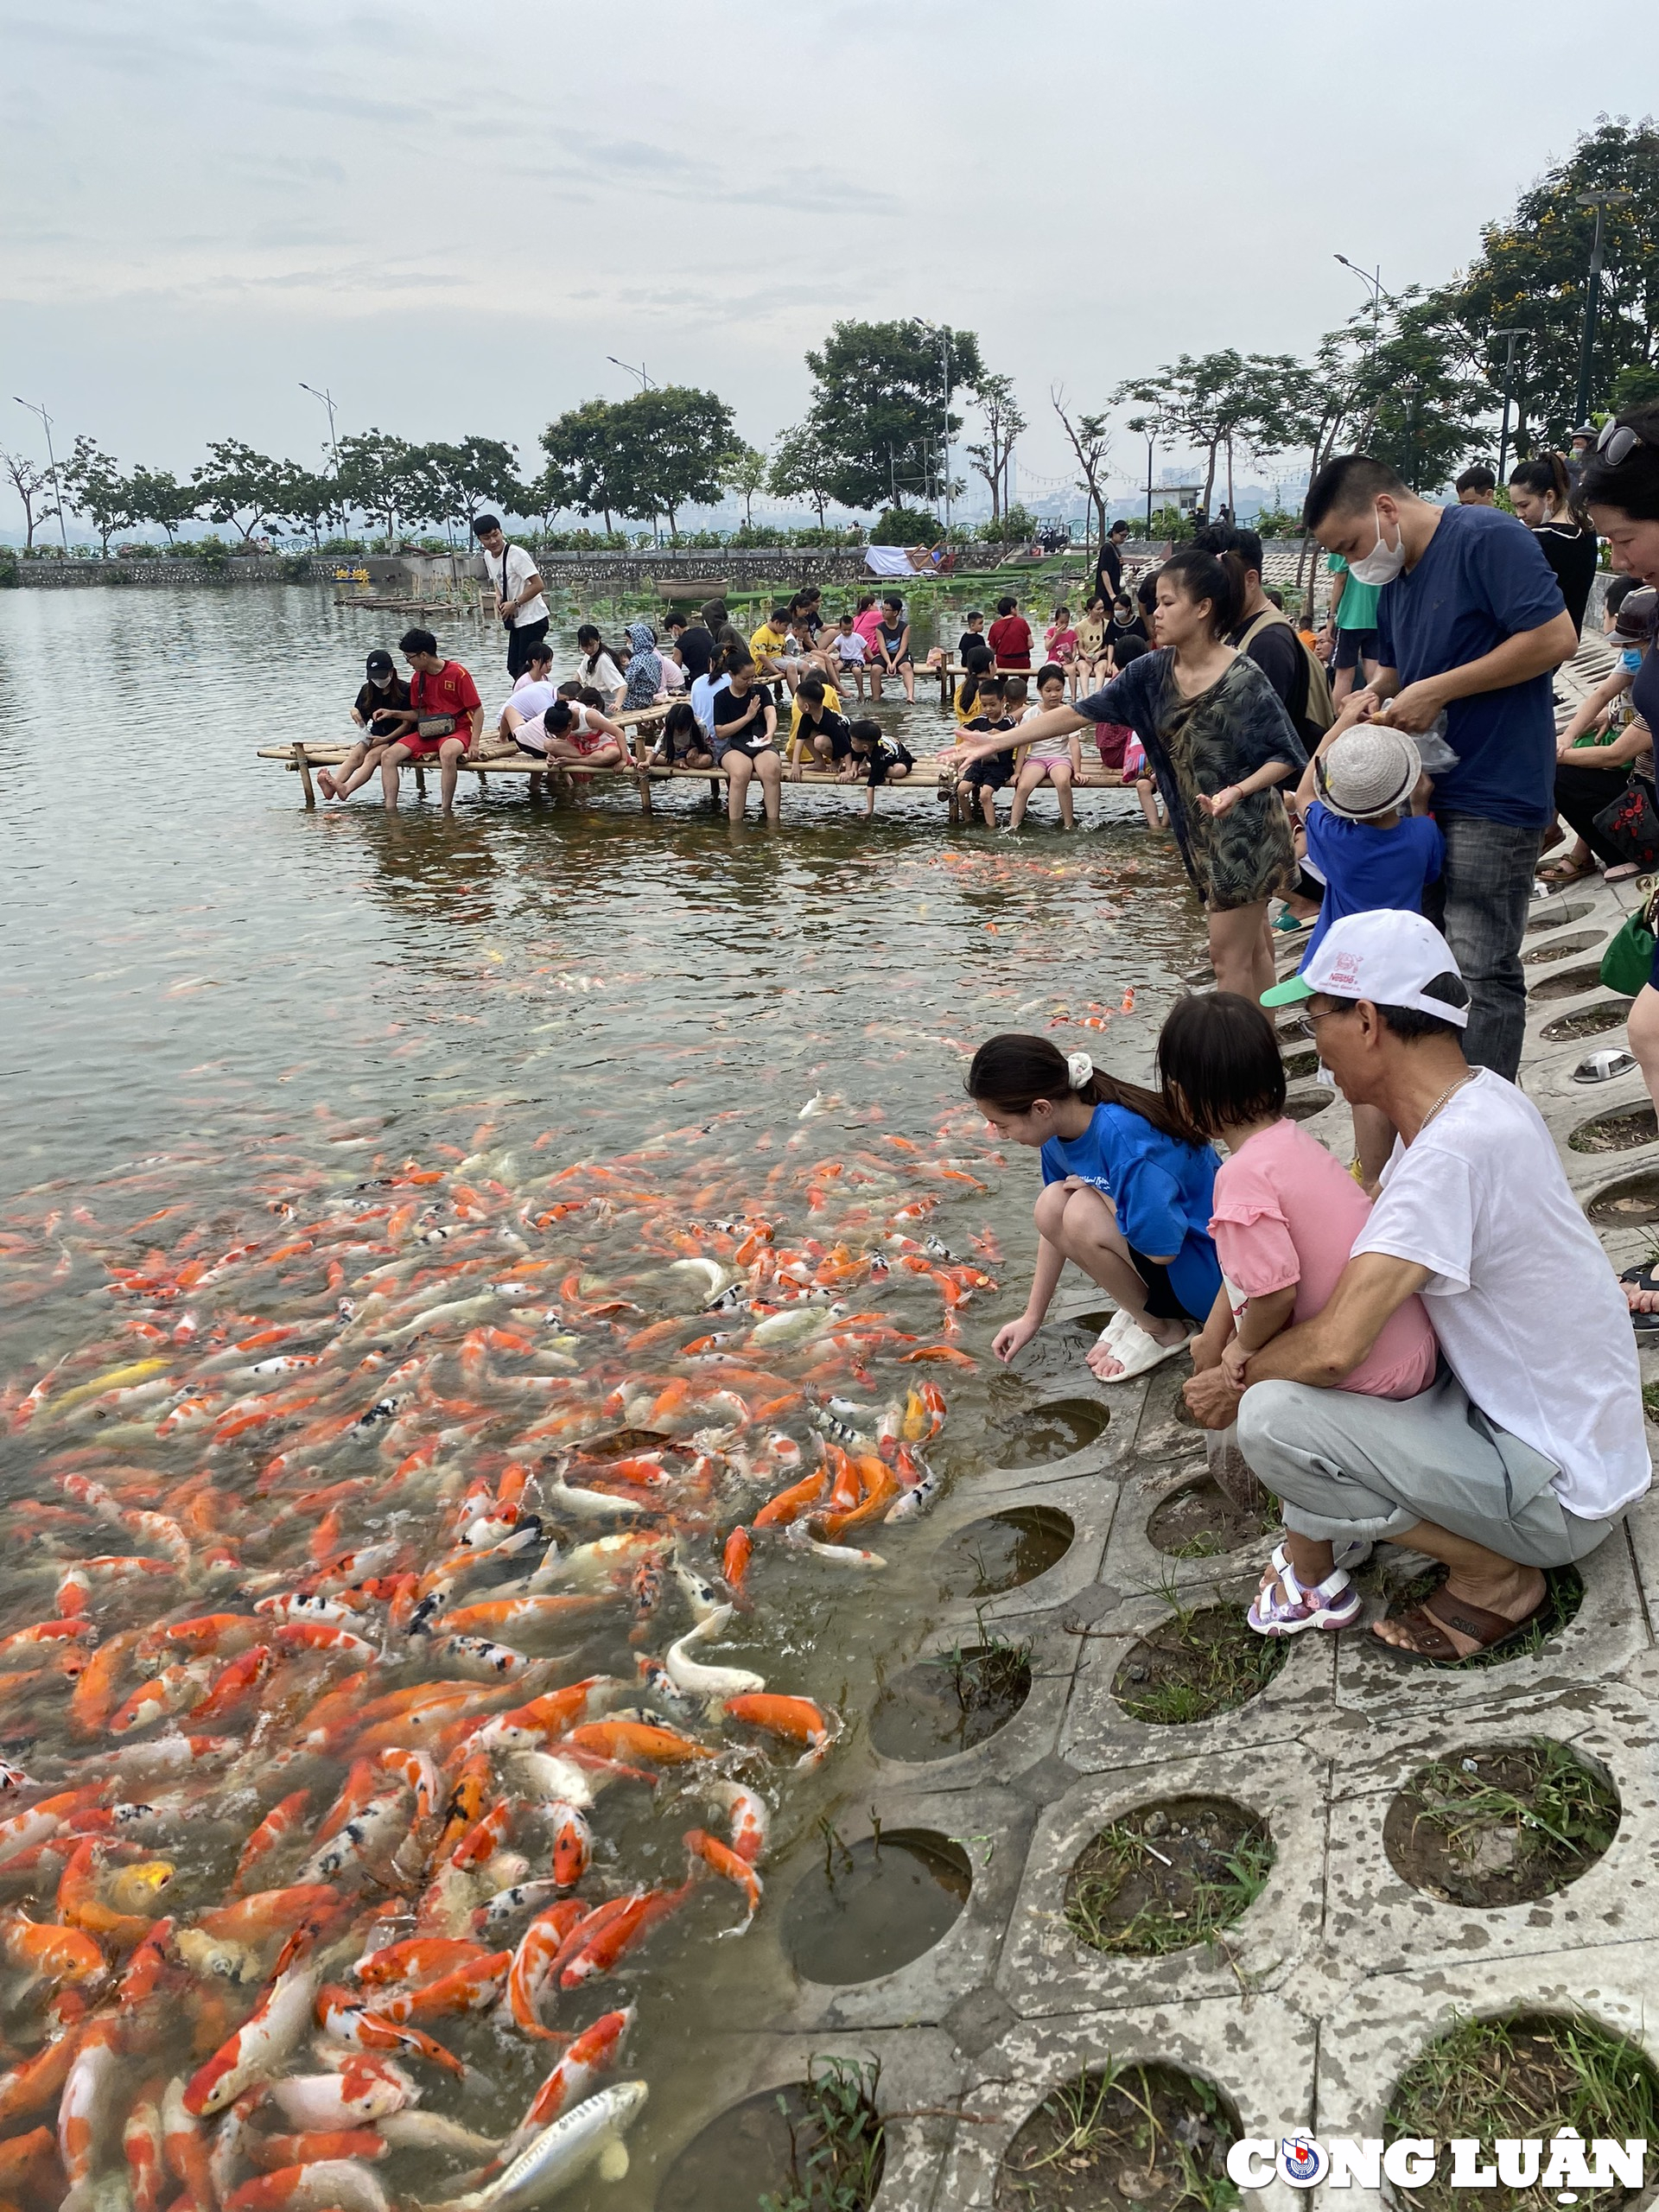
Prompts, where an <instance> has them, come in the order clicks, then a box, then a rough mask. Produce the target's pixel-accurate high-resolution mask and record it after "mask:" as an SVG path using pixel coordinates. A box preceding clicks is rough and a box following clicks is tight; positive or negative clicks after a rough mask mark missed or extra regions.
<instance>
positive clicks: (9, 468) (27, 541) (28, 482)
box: [0, 446, 58, 556]
mask: <svg viewBox="0 0 1659 2212" xmlns="http://www.w3.org/2000/svg"><path fill="white" fill-rule="evenodd" d="M0 469H3V470H4V471H5V473H6V474H7V476H8V477H9V478H10V480H11V488H12V490H13V491H14V492H15V493H16V494H17V504H18V505H19V506H21V507H22V511H23V552H24V554H25V556H28V555H29V554H30V553H32V552H33V551H34V550H35V531H37V530H38V529H39V528H40V527H41V524H42V523H47V522H54V521H55V520H56V518H57V512H58V509H57V504H56V502H55V500H54V503H53V504H52V505H50V506H41V505H39V504H38V502H39V501H40V500H41V499H43V498H44V497H45V496H46V494H47V493H48V491H49V490H50V488H51V484H52V479H51V476H50V474H48V471H47V470H46V469H44V468H41V467H40V466H39V465H38V464H37V463H36V462H35V461H30V460H29V458H28V457H27V455H26V454H21V453H8V452H7V451H6V449H5V448H4V447H3V446H0Z"/></svg>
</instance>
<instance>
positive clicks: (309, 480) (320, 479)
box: [275, 461, 345, 545]
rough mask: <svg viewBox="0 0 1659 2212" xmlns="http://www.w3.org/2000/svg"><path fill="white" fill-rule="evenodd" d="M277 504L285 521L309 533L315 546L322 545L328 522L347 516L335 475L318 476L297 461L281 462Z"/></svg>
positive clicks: (342, 519) (341, 519)
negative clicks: (323, 532)
mask: <svg viewBox="0 0 1659 2212" xmlns="http://www.w3.org/2000/svg"><path fill="white" fill-rule="evenodd" d="M275 504H276V505H277V506H278V507H279V508H280V510H281V512H282V516H283V520H284V521H285V522H289V523H293V524H296V525H297V527H298V528H299V529H301V530H304V531H309V532H310V535H311V543H313V545H321V543H322V531H323V524H325V523H328V522H333V521H334V520H335V519H336V518H338V519H339V520H340V521H341V522H343V521H344V519H345V515H344V510H343V507H342V504H341V499H340V485H339V482H338V481H337V480H336V479H335V478H334V476H333V475H327V476H319V475H316V474H314V473H313V472H312V471H311V470H310V469H308V468H302V467H300V465H299V463H298V462H297V461H284V462H283V464H282V471H281V480H280V487H279V489H278V490H277V496H276V500H275Z"/></svg>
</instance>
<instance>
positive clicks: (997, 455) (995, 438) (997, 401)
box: [967, 375, 1029, 543]
mask: <svg viewBox="0 0 1659 2212" xmlns="http://www.w3.org/2000/svg"><path fill="white" fill-rule="evenodd" d="M974 397H975V399H976V401H977V402H978V404H979V410H980V412H981V414H982V415H983V416H984V417H985V435H984V437H983V438H982V440H981V441H980V442H979V443H978V444H977V445H971V446H969V448H967V452H968V458H969V461H972V463H973V465H974V473H975V474H976V475H978V476H982V477H983V478H984V479H985V481H986V483H987V485H988V486H989V488H990V494H991V520H992V521H993V522H995V520H996V518H997V517H998V516H999V515H1000V514H1001V512H1002V502H1003V500H1004V499H1005V498H1006V497H1007V488H1008V463H1009V461H1011V460H1012V459H1013V456H1014V440H1015V439H1016V438H1017V437H1018V436H1019V435H1020V431H1021V430H1024V429H1028V428H1029V425H1028V424H1027V421H1026V418H1025V416H1024V414H1023V413H1022V412H1021V411H1020V403H1019V401H1018V400H1017V399H1016V398H1015V397H1014V378H1012V377H1005V376H1000V375H998V376H984V377H982V378H980V381H979V384H978V385H977V387H976V390H975V392H974ZM986 542H987V543H997V542H998V541H996V540H995V539H988V540H987V541H986Z"/></svg>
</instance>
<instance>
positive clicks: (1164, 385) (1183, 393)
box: [1112, 346, 1296, 513]
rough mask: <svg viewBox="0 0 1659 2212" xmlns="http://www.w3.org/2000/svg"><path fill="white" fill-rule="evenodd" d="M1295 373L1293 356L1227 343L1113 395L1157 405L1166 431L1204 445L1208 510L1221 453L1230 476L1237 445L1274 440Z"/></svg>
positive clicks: (1184, 356)
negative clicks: (1239, 348)
mask: <svg viewBox="0 0 1659 2212" xmlns="http://www.w3.org/2000/svg"><path fill="white" fill-rule="evenodd" d="M1295 372H1296V364H1295V363H1294V361H1293V360H1292V359H1290V357H1289V355H1288V354H1286V353H1251V354H1249V355H1248V356H1247V355H1245V354H1243V353H1238V352H1236V350H1235V349H1234V348H1233V347H1232V346H1224V347H1223V348H1222V350H1221V351H1220V352H1219V353H1205V354H1202V355H1200V356H1199V357H1198V359H1196V360H1195V359H1193V357H1192V354H1190V353H1183V354H1182V355H1181V356H1180V358H1179V360H1177V361H1176V362H1174V363H1173V365H1171V366H1169V367H1167V368H1162V369H1159V370H1157V371H1155V372H1154V374H1153V375H1151V376H1149V377H1143V378H1141V379H1140V380H1139V381H1138V382H1131V383H1128V384H1123V385H1119V386H1118V388H1117V390H1116V392H1115V393H1114V394H1113V395H1112V396H1113V397H1114V399H1116V400H1117V401H1119V402H1122V401H1124V400H1130V399H1133V400H1138V401H1140V402H1141V404H1142V405H1143V406H1148V407H1151V408H1153V409H1154V410H1156V413H1157V416H1158V418H1159V420H1160V422H1161V423H1162V424H1163V427H1164V429H1165V431H1166V433H1168V432H1173V433H1174V435H1176V436H1177V437H1179V438H1181V439H1182V440H1184V441H1185V442H1186V443H1188V444H1190V445H1195V446H1198V447H1199V448H1202V450H1203V453H1204V456H1205V480H1204V498H1203V500H1202V502H1201V504H1202V505H1203V507H1204V509H1205V512H1206V513H1207V512H1209V508H1210V502H1211V495H1212V494H1213V493H1214V491H1215V488H1216V469H1217V461H1218V458H1219V456H1220V454H1221V453H1222V451H1223V450H1224V449H1225V451H1226V454H1227V458H1228V470H1229V475H1230V474H1231V464H1232V455H1233V448H1234V446H1235V444H1236V443H1237V442H1245V443H1251V442H1258V441H1262V440H1268V441H1271V440H1272V439H1273V438H1274V437H1276V436H1277V435H1279V424H1278V420H1277V410H1279V409H1280V408H1281V404H1282V401H1283V398H1284V394H1285V391H1286V388H1287V379H1289V378H1293V377H1294V374H1295ZM1142 419H1143V420H1144V418H1142ZM1134 427H1135V425H1134V424H1131V425H1130V428H1131V429H1133V428H1134Z"/></svg>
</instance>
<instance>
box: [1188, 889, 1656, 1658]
mask: <svg viewBox="0 0 1659 2212" xmlns="http://www.w3.org/2000/svg"><path fill="white" fill-rule="evenodd" d="M1299 1001H1300V1002H1304V1003H1305V1004H1306V1026H1307V1030H1308V1033H1309V1034H1310V1035H1311V1036H1312V1037H1313V1038H1314V1039H1316V1040H1317V1042H1318V1045H1319V1057H1320V1058H1321V1059H1322V1060H1323V1061H1324V1062H1325V1065H1326V1066H1327V1067H1328V1068H1329V1069H1330V1070H1331V1071H1332V1074H1333V1075H1334V1076H1335V1077H1336V1079H1337V1083H1338V1087H1339V1088H1340V1089H1341V1090H1342V1092H1343V1095H1344V1097H1346V1098H1348V1099H1350V1100H1351V1101H1353V1102H1354V1103H1363V1104H1368V1105H1372V1106H1376V1107H1378V1108H1380V1109H1381V1110H1382V1111H1383V1113H1384V1114H1386V1115H1387V1116H1388V1118H1389V1121H1390V1122H1392V1123H1393V1124H1394V1127H1395V1128H1396V1129H1397V1130H1398V1132H1399V1141H1398V1143H1397V1145H1396V1147H1395V1154H1394V1157H1393V1159H1392V1160H1390V1161H1389V1166H1388V1168H1387V1171H1386V1172H1385V1173H1384V1176H1383V1188H1382V1192H1381V1195H1380V1196H1379V1198H1378V1199H1377V1202H1376V1206H1375V1207H1374V1208H1373V1210H1372V1212H1371V1215H1370V1219H1369V1220H1368V1222H1367V1223H1366V1224H1365V1227H1364V1229H1363V1231H1362V1233H1361V1235H1360V1236H1359V1239H1358V1241H1357V1243H1356V1244H1355V1246H1354V1250H1353V1255H1352V1257H1351V1259H1350V1260H1349V1262H1348V1264H1347V1266H1346V1268H1344V1270H1343V1273H1342V1274H1341V1276H1340V1278H1339V1279H1338V1283H1337V1287H1336V1289H1335V1291H1334V1292H1333V1293H1332V1296H1331V1299H1330V1300H1329V1302H1328V1303H1327V1304H1326V1306H1325V1308H1324V1310H1323V1311H1322V1312H1321V1313H1318V1314H1317V1315H1315V1316H1314V1317H1313V1319H1310V1320H1307V1321H1304V1322H1301V1323H1300V1324H1298V1325H1296V1326H1294V1327H1293V1328H1290V1329H1287V1330H1286V1331H1285V1332H1283V1334H1282V1335H1280V1336H1277V1337H1274V1338H1273V1339H1272V1341H1271V1342H1270V1343H1268V1344H1266V1345H1264V1346H1263V1347H1262V1350H1261V1351H1259V1352H1257V1353H1255V1355H1254V1356H1253V1357H1251V1358H1250V1360H1249V1363H1247V1365H1246V1366H1245V1368H1244V1370H1243V1383H1242V1388H1243V1396H1242V1398H1241V1397H1240V1396H1239V1395H1238V1389H1237V1388H1236V1386H1235V1385H1234V1383H1231V1382H1230V1380H1229V1377H1228V1374H1227V1370H1226V1369H1225V1368H1221V1369H1211V1370H1209V1371H1208V1372H1206V1373H1205V1374H1202V1375H1198V1376H1194V1377H1193V1379H1192V1381H1191V1382H1190V1383H1188V1384H1187V1385H1186V1396H1187V1402H1188V1405H1189V1406H1190V1407H1191V1408H1192V1412H1193V1414H1194V1415H1195V1416H1196V1418H1197V1419H1198V1421H1200V1422H1201V1423H1202V1424H1203V1425H1204V1426H1205V1427H1214V1428H1220V1427H1225V1426H1226V1425H1227V1423H1228V1422H1229V1421H1233V1420H1235V1419H1236V1421H1237V1422H1238V1441H1239V1445H1240V1447H1241V1449H1242V1450H1243V1454H1244V1457H1245V1458H1246V1459H1247V1460H1248V1461H1249V1465H1251V1467H1252V1468H1253V1469H1254V1470H1255V1473H1256V1474H1257V1475H1258V1476H1259V1477H1260V1478H1261V1479H1262V1482H1263V1483H1265V1484H1267V1486H1268V1489H1269V1490H1271V1491H1273V1492H1274V1494H1275V1496H1277V1497H1279V1498H1280V1499H1281V1501H1282V1502H1283V1506H1284V1516H1285V1525H1286V1528H1287V1531H1288V1534H1287V1539H1286V1550H1287V1555H1288V1559H1289V1563H1290V1566H1291V1567H1292V1569H1293V1571H1294V1573H1295V1575H1296V1578H1297V1580H1299V1581H1300V1583H1301V1584H1302V1585H1303V1586H1304V1587H1313V1586H1315V1585H1317V1584H1319V1583H1320V1582H1323V1581H1325V1580H1327V1578H1328V1577H1329V1576H1331V1575H1332V1573H1334V1572H1335V1569H1336V1567H1338V1566H1351V1565H1353V1564H1355V1563H1356V1562H1357V1560H1359V1559H1362V1558H1363V1557H1364V1556H1365V1555H1366V1554H1367V1553H1368V1552H1369V1550H1370V1546H1371V1545H1372V1543H1373V1542H1375V1541H1379V1540H1385V1541H1389V1542H1392V1543H1399V1544H1405V1545H1408V1546H1409V1547H1410V1548H1412V1549H1413V1550H1414V1551H1420V1552H1426V1553H1427V1554H1428V1555H1429V1557H1430V1558H1431V1559H1435V1560H1440V1561H1442V1562H1443V1563H1444V1565H1445V1566H1446V1569H1447V1573H1446V1581H1445V1584H1444V1585H1443V1586H1442V1587H1441V1588H1440V1589H1438V1590H1436V1591H1434V1592H1432V1593H1431V1594H1430V1595H1429V1596H1428V1597H1427V1599H1424V1601H1423V1602H1422V1604H1421V1605H1416V1606H1414V1607H1413V1608H1412V1609H1411V1610H1410V1611H1407V1612H1404V1613H1402V1614H1400V1615H1398V1616H1396V1617H1394V1618H1389V1619H1387V1620H1383V1621H1379V1622H1377V1623H1376V1624H1375V1625H1374V1627H1373V1630H1372V1633H1373V1634H1374V1635H1375V1636H1376V1637H1377V1638H1378V1639H1379V1641H1381V1642H1382V1643H1385V1644H1387V1645H1388V1646H1389V1649H1391V1650H1393V1651H1394V1652H1395V1654H1396V1655H1397V1656H1399V1657H1400V1658H1402V1659H1403V1660H1414V1661H1418V1662H1426V1663H1427V1664H1430V1665H1435V1666H1454V1665H1457V1664H1458V1663H1459V1662H1462V1661H1464V1660H1466V1659H1470V1658H1472V1657H1474V1656H1476V1655H1477V1654H1478V1653H1480V1652H1483V1651H1488V1650H1491V1649H1493V1648H1494V1647H1495V1646H1497V1645H1499V1644H1502V1643H1507V1642H1508V1641H1509V1639H1510V1638H1511V1637H1516V1636H1519V1635H1520V1634H1522V1632H1523V1631H1524V1630H1526V1629H1527V1627H1528V1626H1529V1624H1531V1623H1532V1622H1533V1621H1534V1620H1535V1618H1537V1616H1538V1615H1539V1614H1540V1613H1541V1611H1543V1609H1544V1607H1545V1605H1546V1603H1547V1601H1548V1586H1547V1584H1546V1581H1545V1579H1544V1576H1543V1573H1542V1572H1541V1570H1542V1569H1543V1568H1545V1567H1560V1566H1564V1565H1566V1564H1567V1561H1569V1560H1577V1559H1582V1558H1584V1557H1585V1556H1586V1554H1588V1553H1590V1552H1592V1551H1593V1550H1594V1549H1595V1548H1596V1547H1597V1546H1598V1545H1599V1544H1600V1543H1602V1542H1604V1541H1605V1539H1606V1538H1607V1536H1608V1535H1611V1532H1612V1530H1613V1529H1614V1528H1615V1526H1616V1525H1617V1524H1618V1520H1619V1518H1620V1516H1622V1515H1623V1513H1624V1510H1625V1508H1626V1507H1627V1506H1629V1505H1630V1503H1632V1502H1633V1501H1634V1500H1635V1499H1637V1497H1641V1496H1642V1494H1643V1491H1646V1489H1647V1488H1648V1485H1649V1481H1650V1480H1651V1475H1652V1471H1651V1467H1650V1465H1649V1458H1648V1447H1647V1442H1646V1439H1645V1436H1644V1433H1643V1414H1642V1391H1641V1378H1640V1375H1639V1373H1638V1370H1637V1359H1636V1349H1635V1345H1634V1343H1633V1341H1632V1338H1631V1336H1630V1321H1629V1317H1628V1314H1627V1313H1626V1310H1625V1304H1624V1298H1623V1296H1622V1295H1621V1294H1620V1290H1619V1286H1618V1282H1617V1281H1616V1280H1615V1278H1614V1275H1613V1272H1612V1269H1611V1267H1610V1266H1609V1265H1608V1262H1607V1259H1606V1255H1605V1253H1604V1252H1603V1251H1602V1249H1601V1246H1600V1244H1599V1242H1598V1241H1597V1238H1596V1236H1595V1232H1594V1231H1593V1230H1592V1229H1591V1227H1590V1225H1589V1224H1588V1223H1587V1222H1586V1219H1585V1217H1584V1215H1583V1213H1582V1212H1581V1211H1580V1207H1579V1205H1578V1203H1577V1201H1576V1200H1575V1199H1574V1198H1573V1193H1572V1192H1571V1191H1570V1190H1569V1188H1568V1187H1567V1178H1566V1175H1565V1174H1564V1173H1563V1172H1562V1169H1561V1164H1560V1158H1559V1156H1558V1154H1557V1153H1556V1150H1555V1147H1554V1142H1553V1141H1552V1139H1551V1137H1550V1135H1549V1132H1548V1129H1547V1128H1545V1126H1544V1122H1543V1120H1542V1117H1541V1116H1540V1114H1539V1112H1538V1109H1536V1107H1535V1106H1534V1105H1532V1104H1531V1103H1530V1102H1529V1100H1528V1099H1527V1098H1525V1097H1524V1096H1522V1093H1521V1092H1520V1091H1519V1090H1516V1088H1515V1086H1514V1085H1513V1084H1510V1083H1508V1082H1506V1081H1505V1080H1504V1078H1503V1077H1502V1076H1500V1075H1497V1074H1496V1073H1495V1072H1494V1071H1492V1070H1491V1069H1490V1068H1484V1067H1483V1068H1471V1066H1470V1065H1468V1063H1467V1061H1466V1060H1465V1058H1464V1056H1463V1042H1462V1040H1463V1033H1464V1029H1465V1025H1466V1023H1467V1021H1468V1019H1469V1012H1468V1005H1469V993H1468V991H1467V989H1466V988H1465V984H1464V982H1463V979H1462V977H1461V976H1459V973H1458V969H1457V963H1456V962H1455V961H1454V960H1453V958H1452V950H1451V948H1450V946H1449V945H1448V944H1446V939H1445V938H1443V937H1442V936H1441V935H1440V931H1438V930H1436V929H1435V928H1434V927H1433V925H1431V924H1430V923H1429V922H1427V921H1426V920H1425V919H1424V918H1423V917H1422V916H1421V914H1402V913H1394V912H1383V913H1370V914H1350V915H1347V916H1345V917H1344V918H1343V919H1342V920H1341V921H1338V922H1335V923H1333V924H1332V926H1331V928H1330V929H1329V930H1328V931H1326V933H1325V939H1324V942H1323V943H1322V944H1321V945H1320V946H1319V951H1318V953H1317V954H1316V955H1315V956H1314V957H1313V960H1312V961H1311V962H1310V963H1309V964H1308V966H1307V967H1306V969H1305V970H1304V971H1303V972H1302V973H1301V974H1300V975H1299V976H1295V977H1294V978H1293V979H1292V980H1291V981H1290V982H1286V983H1281V984H1279V985H1277V986H1275V987H1274V988H1273V989H1272V990H1270V991H1268V993H1267V994H1266V995H1265V996H1264V999H1263V1001H1262V1003H1263V1004H1264V1005H1266V1006H1269V1007H1271V1006H1274V1005H1287V1004H1292V1003H1295V1002H1299ZM1414 1291H1415V1292H1418V1293H1420V1294H1421V1296H1422V1297H1423V1299H1424V1300H1425V1302H1426V1304H1427V1307H1428V1312H1429V1317H1430V1319H1432V1320H1433V1324H1434V1330H1435V1333H1436V1335H1437V1336H1438V1337H1439V1338H1440V1351H1441V1355H1442V1357H1441V1364H1440V1372H1439V1374H1438V1375H1437V1376H1436V1377H1435V1380H1434V1382H1433V1383H1432V1384H1431V1385H1430V1387H1429V1388H1428V1389H1427V1390H1425V1391H1423V1392H1422V1393H1421V1395H1419V1396H1417V1397H1414V1398H1404V1399H1399V1400H1393V1401H1390V1400H1387V1399H1382V1398H1365V1397H1361V1396H1359V1395H1357V1394H1355V1393H1351V1392H1348V1391H1345V1390H1343V1389H1338V1388H1337V1387H1336V1386H1337V1384H1338V1383H1339V1381H1340V1379H1341V1378H1342V1377H1343V1376H1345V1375H1347V1374H1349V1373H1350V1372H1351V1370H1353V1369H1354V1368H1355V1367H1356V1366H1357V1365H1358V1363H1360V1361H1361V1360H1363V1358H1364V1357H1366V1356H1367V1354H1368V1353H1369V1352H1370V1350H1371V1347H1372V1346H1373V1344H1375V1343H1376V1338H1377V1337H1378V1335H1379V1333H1380V1332H1381V1331H1382V1328H1383V1323H1384V1322H1385V1321H1386V1320H1387V1319H1388V1318H1389V1315H1390V1314H1392V1313H1395V1311H1396V1310H1397V1308H1398V1307H1399V1306H1401V1305H1402V1304H1403V1303H1404V1301H1405V1300H1406V1299H1408V1297H1410V1296H1411V1294H1412V1293H1413V1292H1414Z"/></svg>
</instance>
